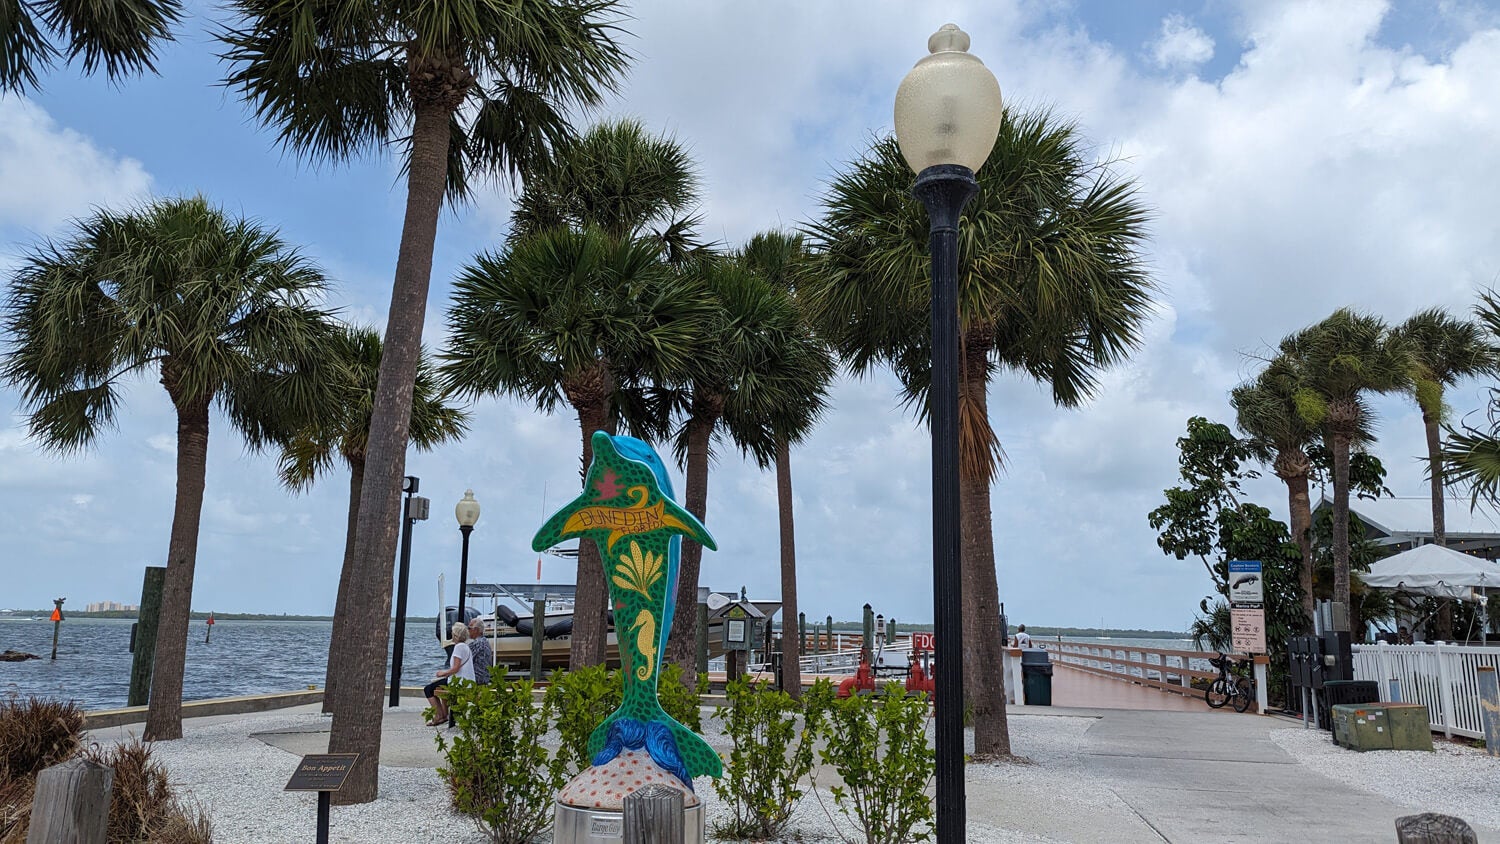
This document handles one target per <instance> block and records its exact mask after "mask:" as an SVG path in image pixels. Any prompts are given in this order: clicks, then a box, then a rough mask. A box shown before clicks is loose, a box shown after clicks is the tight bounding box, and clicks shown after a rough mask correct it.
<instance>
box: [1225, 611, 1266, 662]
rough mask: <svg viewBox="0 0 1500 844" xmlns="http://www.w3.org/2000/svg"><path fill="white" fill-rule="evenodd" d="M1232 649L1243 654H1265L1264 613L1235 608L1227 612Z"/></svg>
mask: <svg viewBox="0 0 1500 844" xmlns="http://www.w3.org/2000/svg"><path fill="white" fill-rule="evenodd" d="M1229 619H1230V620H1229V624H1230V631H1231V635H1232V637H1233V640H1234V641H1233V643H1232V647H1233V648H1234V649H1235V650H1236V651H1239V652H1240V653H1245V654H1263V653H1265V652H1266V611H1265V610H1263V609H1259V608H1256V609H1245V608H1242V607H1235V608H1233V609H1231V610H1230V611H1229Z"/></svg>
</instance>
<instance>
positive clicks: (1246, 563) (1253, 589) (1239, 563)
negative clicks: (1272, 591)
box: [1229, 560, 1266, 606]
mask: <svg viewBox="0 0 1500 844" xmlns="http://www.w3.org/2000/svg"><path fill="white" fill-rule="evenodd" d="M1265 602H1266V590H1265V581H1264V579H1263V577H1262V575H1261V570H1260V560H1230V561H1229V603H1230V604H1231V605H1234V606H1242V605H1253V606H1261V605H1263V604H1264V603H1265Z"/></svg>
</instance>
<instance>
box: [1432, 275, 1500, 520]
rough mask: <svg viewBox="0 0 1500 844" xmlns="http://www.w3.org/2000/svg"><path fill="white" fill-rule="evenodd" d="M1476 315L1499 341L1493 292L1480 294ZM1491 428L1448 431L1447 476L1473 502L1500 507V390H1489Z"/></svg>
mask: <svg viewBox="0 0 1500 844" xmlns="http://www.w3.org/2000/svg"><path fill="white" fill-rule="evenodd" d="M1474 315H1475V317H1476V318H1477V319H1478V320H1479V322H1480V323H1481V324H1482V325H1483V326H1484V329H1485V331H1486V332H1487V333H1488V335H1489V337H1490V338H1491V339H1492V340H1494V341H1497V342H1500V298H1497V296H1496V295H1495V293H1494V292H1493V291H1487V292H1484V293H1481V294H1479V304H1478V305H1476V306H1475V307H1474ZM1489 422H1490V425H1489V428H1488V429H1481V428H1475V427H1473V426H1471V425H1467V424H1466V425H1464V426H1463V427H1462V428H1452V427H1450V428H1449V429H1448V444H1447V445H1446V446H1444V447H1443V463H1444V475H1445V477H1446V479H1447V480H1448V482H1449V483H1451V484H1461V485H1464V486H1467V487H1468V488H1469V492H1470V500H1471V503H1472V504H1474V505H1477V504H1478V503H1479V501H1480V500H1481V499H1483V500H1485V501H1488V502H1489V503H1490V504H1493V505H1495V506H1500V390H1497V389H1495V388H1491V389H1490V402H1489Z"/></svg>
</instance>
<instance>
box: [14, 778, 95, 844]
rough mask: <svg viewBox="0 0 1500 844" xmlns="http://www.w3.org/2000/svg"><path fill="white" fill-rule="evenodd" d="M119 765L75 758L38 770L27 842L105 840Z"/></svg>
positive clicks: (81, 843)
mask: <svg viewBox="0 0 1500 844" xmlns="http://www.w3.org/2000/svg"><path fill="white" fill-rule="evenodd" d="M114 779H115V769H114V768H110V767H107V766H105V765H100V764H99V763H98V762H90V761H88V760H86V759H78V758H73V759H69V760H68V761H66V762H60V763H58V764H56V765H53V766H52V767H50V768H48V769H46V770H44V771H42V772H41V773H40V774H37V777H36V796H35V797H34V798H33V799H32V801H31V829H30V831H29V832H27V833H26V844H104V833H105V830H106V829H107V828H108V827H109V789H110V786H112V785H113V784H114Z"/></svg>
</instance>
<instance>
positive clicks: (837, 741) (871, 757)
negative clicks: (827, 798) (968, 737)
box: [813, 683, 934, 844]
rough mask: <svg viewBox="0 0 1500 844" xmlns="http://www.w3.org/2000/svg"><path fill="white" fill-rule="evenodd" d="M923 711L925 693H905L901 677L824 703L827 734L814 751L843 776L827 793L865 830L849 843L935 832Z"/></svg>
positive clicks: (889, 843)
mask: <svg viewBox="0 0 1500 844" xmlns="http://www.w3.org/2000/svg"><path fill="white" fill-rule="evenodd" d="M928 718H929V708H928V705H927V697H926V695H920V694H919V695H913V696H911V697H908V696H907V695H906V690H905V689H903V688H902V687H901V685H900V684H899V683H887V684H886V685H885V687H884V688H882V689H881V690H879V691H878V692H876V693H875V694H872V695H851V696H850V697H847V698H844V699H842V700H834V701H833V702H832V705H830V706H829V707H828V715H827V721H826V723H827V728H826V730H825V731H824V732H825V736H826V739H827V741H826V743H825V745H824V746H823V748H822V749H820V750H819V755H820V757H821V759H822V761H823V763H824V764H825V765H830V766H832V768H833V770H834V772H835V773H837V774H838V775H839V778H840V779H841V780H842V781H843V784H842V785H837V786H834V787H832V788H830V789H829V792H830V793H831V794H832V795H833V802H834V804H835V805H836V806H838V809H839V811H840V812H842V813H843V814H844V815H845V816H846V817H848V818H849V819H851V820H853V821H854V823H855V825H856V826H857V827H858V828H859V830H860V832H861V833H862V835H863V838H854V839H851V838H848V837H844V840H845V841H846V842H852V841H860V840H862V841H864V842H865V844H904V842H909V841H926V840H928V839H930V838H931V837H932V821H933V817H934V815H933V808H932V799H931V798H930V797H928V795H927V787H928V785H930V784H931V782H932V774H933V768H934V762H933V754H932V748H931V747H929V746H928V744H927V721H928ZM813 774H814V776H813V785H815V786H816V785H817V777H816V771H814V772H813ZM818 799H819V801H820V802H821V801H822V797H821V796H819V798H818ZM824 809H825V811H826V810H827V806H826V805H825V806H824ZM829 817H830V819H832V813H831V812H830V813H829ZM840 836H843V833H842V832H840Z"/></svg>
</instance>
